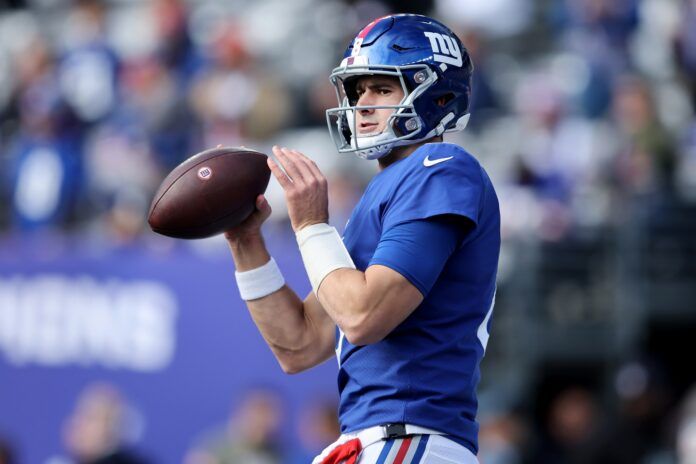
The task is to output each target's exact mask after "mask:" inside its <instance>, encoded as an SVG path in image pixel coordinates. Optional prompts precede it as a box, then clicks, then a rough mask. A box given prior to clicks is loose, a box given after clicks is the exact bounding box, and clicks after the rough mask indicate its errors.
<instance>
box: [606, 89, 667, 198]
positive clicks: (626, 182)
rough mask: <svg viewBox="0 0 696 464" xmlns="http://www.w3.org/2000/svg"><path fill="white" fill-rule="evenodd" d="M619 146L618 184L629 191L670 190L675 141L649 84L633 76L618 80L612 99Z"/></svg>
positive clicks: (616, 167) (651, 191) (616, 164)
mask: <svg viewBox="0 0 696 464" xmlns="http://www.w3.org/2000/svg"><path fill="white" fill-rule="evenodd" d="M612 107H613V119H614V122H615V124H616V129H617V134H616V135H617V137H619V138H620V145H619V146H618V151H617V153H616V160H615V168H614V169H615V175H616V179H617V182H618V187H619V188H620V189H621V190H622V191H624V192H626V193H629V194H642V193H655V192H671V191H672V190H673V188H674V174H675V166H676V162H677V154H676V147H675V141H674V138H673V136H672V135H671V134H670V133H669V132H668V131H667V129H666V128H665V127H664V125H663V124H662V123H661V121H660V120H659V118H658V115H657V112H656V109H655V102H654V99H653V95H652V92H651V91H650V88H649V87H648V84H647V83H646V82H645V81H644V80H642V79H640V78H638V77H636V76H624V77H623V78H621V79H620V80H619V81H618V84H617V86H616V89H615V95H614V99H613V102H612Z"/></svg>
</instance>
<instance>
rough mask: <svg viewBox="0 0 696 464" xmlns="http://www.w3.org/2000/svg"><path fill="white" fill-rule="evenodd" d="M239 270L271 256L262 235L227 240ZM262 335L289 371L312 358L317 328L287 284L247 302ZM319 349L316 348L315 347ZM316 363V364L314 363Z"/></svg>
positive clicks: (264, 262) (245, 269) (249, 267)
mask: <svg viewBox="0 0 696 464" xmlns="http://www.w3.org/2000/svg"><path fill="white" fill-rule="evenodd" d="M228 244H229V248H230V251H231V252H232V257H233V259H234V262H235V265H236V268H237V271H238V272H244V271H249V270H251V269H256V268H258V267H260V266H263V265H264V264H266V263H267V262H268V261H269V260H270V255H269V253H268V250H267V249H266V246H265V244H264V241H263V238H262V237H261V235H260V234H259V235H253V236H250V237H246V238H244V239H242V240H228ZM246 304H247V308H248V309H249V312H250V314H251V317H252V319H253V320H254V323H255V324H256V326H257V327H258V329H259V332H261V335H262V336H263V338H264V339H265V340H266V343H268V345H269V347H270V348H271V350H272V351H273V354H274V355H275V356H276V358H277V359H278V362H279V363H280V365H281V366H282V367H283V369H284V370H285V371H287V372H296V371H297V370H301V369H300V367H301V368H306V367H308V366H306V365H307V364H308V363H310V362H311V361H312V359H310V358H312V355H313V353H312V345H313V344H314V343H315V342H316V340H317V338H318V336H319V335H318V331H317V330H316V329H317V328H316V327H315V326H314V324H313V323H312V320H311V319H310V318H309V317H308V316H307V314H306V312H305V309H304V303H303V301H302V300H301V299H300V298H299V297H298V296H297V294H295V292H293V291H292V290H291V289H290V288H288V287H287V286H283V287H282V288H281V289H280V290H278V291H276V292H273V293H271V294H270V295H267V296H264V297H262V298H258V299H254V300H250V301H246ZM315 352H316V350H315ZM315 364H316V363H315Z"/></svg>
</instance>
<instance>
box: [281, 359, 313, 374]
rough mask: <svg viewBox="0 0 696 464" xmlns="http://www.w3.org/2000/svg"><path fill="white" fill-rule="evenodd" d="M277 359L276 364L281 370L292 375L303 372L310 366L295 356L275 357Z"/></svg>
mask: <svg viewBox="0 0 696 464" xmlns="http://www.w3.org/2000/svg"><path fill="white" fill-rule="evenodd" d="M276 359H277V360H278V364H279V365H280V368H281V369H282V370H283V372H284V373H286V374H288V375H293V374H299V373H300V372H304V371H306V370H307V369H309V368H310V367H312V366H311V365H308V364H307V363H305V362H303V361H302V360H301V359H298V358H296V357H291V356H290V357H278V356H277V357H276Z"/></svg>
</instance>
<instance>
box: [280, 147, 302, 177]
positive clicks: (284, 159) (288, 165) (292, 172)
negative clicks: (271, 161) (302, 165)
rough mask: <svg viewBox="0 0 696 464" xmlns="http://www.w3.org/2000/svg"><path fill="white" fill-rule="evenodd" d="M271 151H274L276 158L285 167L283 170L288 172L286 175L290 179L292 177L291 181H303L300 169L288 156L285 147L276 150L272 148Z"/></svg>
mask: <svg viewBox="0 0 696 464" xmlns="http://www.w3.org/2000/svg"><path fill="white" fill-rule="evenodd" d="M273 153H275V155H276V158H277V159H278V161H279V162H280V164H281V165H282V166H283V169H285V172H287V173H288V176H289V177H290V179H292V181H293V183H295V184H296V183H298V182H300V183H303V182H304V176H303V175H302V171H301V170H300V169H299V166H298V165H297V162H296V161H295V160H294V159H293V158H292V157H290V156H289V154H288V151H287V148H279V149H278V150H276V149H275V148H274V150H273Z"/></svg>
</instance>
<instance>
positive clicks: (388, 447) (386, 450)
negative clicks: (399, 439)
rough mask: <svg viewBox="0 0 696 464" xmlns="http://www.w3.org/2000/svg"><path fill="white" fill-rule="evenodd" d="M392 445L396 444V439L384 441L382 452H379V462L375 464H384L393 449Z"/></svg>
mask: <svg viewBox="0 0 696 464" xmlns="http://www.w3.org/2000/svg"><path fill="white" fill-rule="evenodd" d="M392 446H394V440H387V441H386V442H384V447H383V448H382V452H381V453H379V457H378V458H377V462H376V463H375V464H384V463H385V462H386V460H387V456H389V451H390V450H391V449H392Z"/></svg>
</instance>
